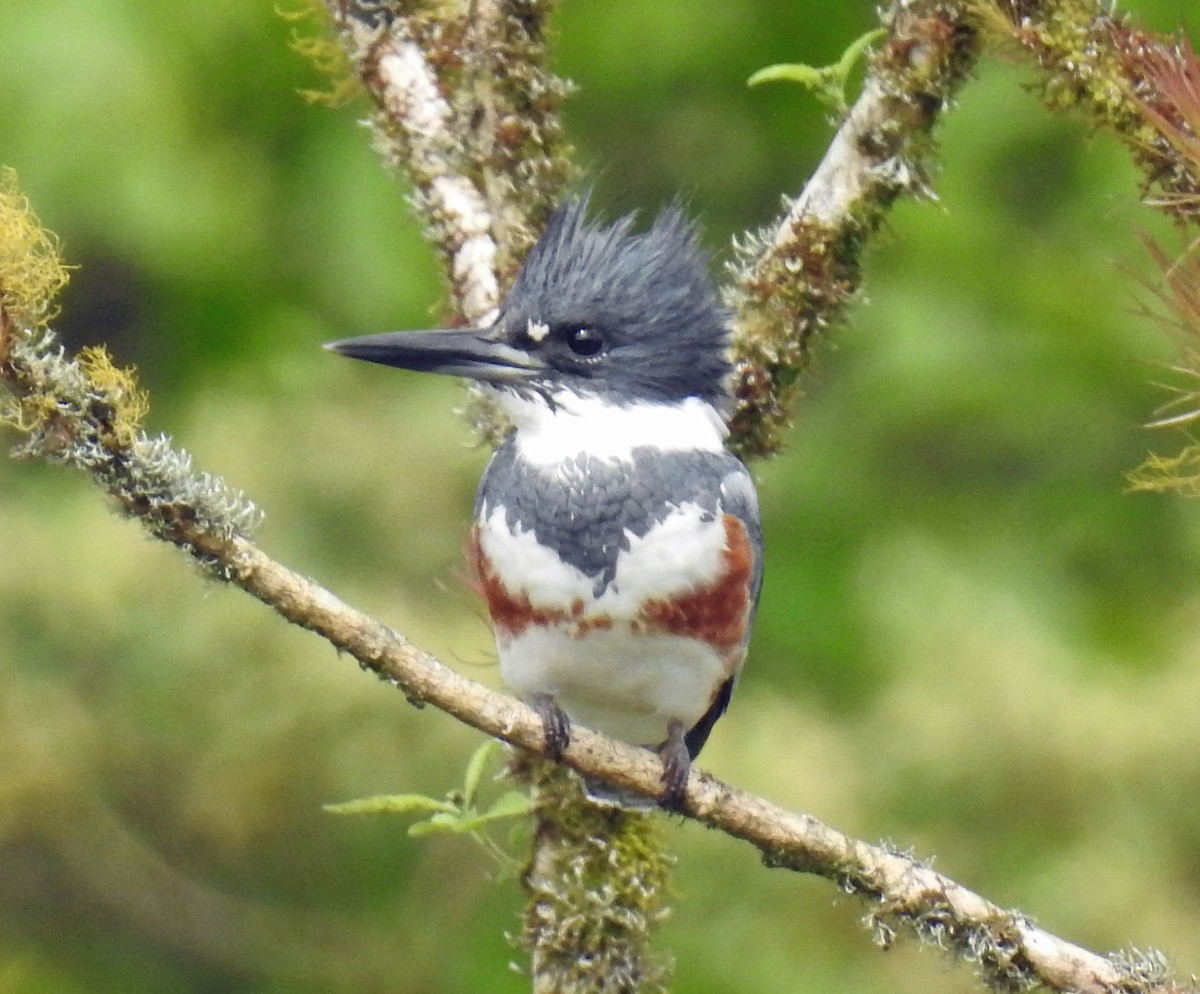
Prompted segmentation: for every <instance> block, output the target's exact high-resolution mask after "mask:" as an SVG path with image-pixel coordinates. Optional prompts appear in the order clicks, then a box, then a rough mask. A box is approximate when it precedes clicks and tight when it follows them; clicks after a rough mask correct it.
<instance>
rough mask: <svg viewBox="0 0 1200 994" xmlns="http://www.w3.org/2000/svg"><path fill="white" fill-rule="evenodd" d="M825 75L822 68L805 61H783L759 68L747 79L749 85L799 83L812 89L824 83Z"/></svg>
mask: <svg viewBox="0 0 1200 994" xmlns="http://www.w3.org/2000/svg"><path fill="white" fill-rule="evenodd" d="M824 81H825V76H824V73H823V72H822V70H820V69H818V68H816V67H814V66H808V65H805V64H804V63H803V62H781V63H779V64H777V65H773V66H767V67H766V68H764V69H760V70H758V72H756V73H755V74H754V75H753V76H751V77H750V78H749V79H748V80H746V85H747V86H758V85H759V84H761V83H799V84H800V85H801V86H806V87H808V88H809V89H810V90H814V89H816V88H817V87H820V86H822V85H824Z"/></svg>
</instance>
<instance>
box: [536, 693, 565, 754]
mask: <svg viewBox="0 0 1200 994" xmlns="http://www.w3.org/2000/svg"><path fill="white" fill-rule="evenodd" d="M527 703H528V704H529V706H530V707H531V708H533V710H534V711H536V712H537V716H538V717H539V718H541V719H542V735H543V736H544V737H545V739H546V757H547V758H548V759H552V760H554V761H555V762H556V763H557V762H558V761H559V760H560V759H562V754H563V752H564V751H565V750H566V748H567V746H568V745H570V744H571V719H570V718H568V717H567V712H566V711H564V710H563V709H562V708H560V707H559V706H558V704H557V702H556V701H555V700H554V698H553V697H551V696H550V695H549V694H530V695H529V698H528V701H527Z"/></svg>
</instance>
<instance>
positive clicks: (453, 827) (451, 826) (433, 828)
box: [408, 811, 471, 839]
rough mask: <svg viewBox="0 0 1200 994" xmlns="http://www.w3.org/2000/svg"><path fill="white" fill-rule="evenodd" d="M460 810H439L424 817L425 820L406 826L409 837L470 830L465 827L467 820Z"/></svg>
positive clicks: (458, 832)
mask: <svg viewBox="0 0 1200 994" xmlns="http://www.w3.org/2000/svg"><path fill="white" fill-rule="evenodd" d="M469 820H470V819H466V818H464V817H463V814H462V812H460V811H453V812H451V811H439V812H438V813H437V814H435V815H431V816H430V817H429V818H426V819H425V821H418V822H414V823H413V824H412V825H409V826H408V834H409V836H410V837H411V838H414V839H415V838H419V837H420V836H422V835H433V834H436V833H437V832H452V833H456V834H459V835H461V834H463V833H465V832H469V831H471V829H469V828H467V827H466V823H467V821H469Z"/></svg>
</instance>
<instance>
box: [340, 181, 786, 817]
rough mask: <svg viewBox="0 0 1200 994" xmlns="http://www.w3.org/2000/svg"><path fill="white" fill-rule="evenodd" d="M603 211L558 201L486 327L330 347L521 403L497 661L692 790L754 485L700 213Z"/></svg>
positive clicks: (563, 735)
mask: <svg viewBox="0 0 1200 994" xmlns="http://www.w3.org/2000/svg"><path fill="white" fill-rule="evenodd" d="M587 207H588V204H587V198H586V197H578V198H574V199H570V200H568V201H567V202H566V203H565V204H563V205H562V206H560V207H559V208H558V209H557V210H556V211H555V212H554V213H553V214H552V215H551V217H550V219H549V222H548V223H547V225H546V230H545V232H544V233H543V235H542V237H541V239H540V240H539V241H538V242H537V244H536V245H534V247H533V248H532V249H531V250H530V252H529V254H528V256H527V257H526V259H525V262H524V265H523V266H522V267H521V270H520V273H519V274H518V276H517V279H516V281H515V283H514V285H513V287H512V290H511V292H510V293H509V294H508V297H507V298H506V299H505V301H504V303H503V305H502V306H501V307H500V309H499V312H498V314H497V317H496V318H495V320H494V322H493V323H492V324H491V325H490V326H488V327H485V328H471V329H466V330H450V331H416V332H401V333H389V334H382V335H368V336H365V337H362V338H350V339H345V340H343V341H338V342H332V343H330V344H329V345H328V346H327V347H328V348H330V349H332V350H333V351H335V352H339V353H341V354H343V355H347V356H351V357H352V358H355V359H365V360H368V361H370V362H377V363H383V364H385V365H389V366H399V367H402V368H404V369H412V370H420V371H424V372H432V373H445V374H450V375H455V376H465V377H470V378H471V379H473V380H477V381H478V382H480V383H481V384H483V385H484V387H485V389H486V390H487V392H488V393H490V394H491V395H492V396H493V397H494V399H495V401H496V402H497V404H498V405H499V406H500V408H501V409H502V410H503V411H504V412H506V413H507V414H508V416H509V417H510V418H511V420H512V423H513V425H514V428H513V430H512V432H511V433H510V434H509V435H508V437H507V438H506V439H505V441H504V442H503V443H502V444H501V445H500V446H499V447H498V448H497V449H496V452H495V454H494V455H493V456H492V458H491V461H490V462H489V463H488V465H487V469H486V471H485V472H484V475H483V480H482V481H481V483H480V485H479V491H478V495H477V497H476V500H475V524H474V527H473V529H472V535H471V543H470V549H471V556H472V558H473V560H474V562H473V563H472V566H473V568H474V570H475V571H476V572H477V575H478V580H479V586H480V588H481V589H482V592H483V594H484V596H485V598H486V600H487V606H488V611H489V613H490V615H491V620H492V625H493V628H494V631H495V637H496V645H497V649H498V652H499V657H500V673H501V676H502V677H503V679H504V681H505V682H506V683H507V684H508V686H509V687H510V688H511V689H512V690H513V691H514V692H515V693H517V694H518V695H519V696H520V697H521V698H523V699H524V700H525V701H526V702H527V703H529V704H530V705H532V706H533V707H534V708H535V709H536V710H537V711H538V713H539V715H540V716H541V718H542V721H543V725H544V727H545V732H546V741H547V747H548V751H549V752H550V753H551V754H552V755H553V754H557V753H560V752H561V751H562V750H563V749H564V748H565V747H566V745H567V743H568V741H569V735H570V725H571V722H578V723H579V724H582V725H585V726H587V727H589V728H592V729H595V730H597V731H600V732H604V733H606V734H608V735H612V736H614V737H616V738H619V739H623V740H625V741H627V742H631V743H634V744H638V745H644V746H648V747H650V748H655V749H657V750H658V752H659V753H660V755H661V756H662V759H663V785H664V792H663V795H662V797H661V801H662V803H664V804H665V805H667V806H677V805H678V803H679V802H680V800H681V799H682V796H683V793H684V791H685V789H686V786H687V779H688V772H689V769H690V765H691V761H692V759H693V758H694V757H695V756H696V754H697V753H698V752H699V751H700V749H701V747H702V746H703V745H704V742H705V740H706V739H707V738H708V735H709V732H710V731H711V730H712V727H713V724H714V722H716V720H717V719H718V718H719V717H720V716H721V715H722V714H723V713H724V711H725V708H726V706H727V705H728V703H729V698H730V694H731V693H732V691H733V686H734V683H735V681H736V680H737V676H738V673H739V671H740V669H741V666H742V662H743V660H744V659H745V655H746V644H747V641H748V639H749V635H750V628H751V624H752V622H753V617H754V612H755V608H756V605H757V601H758V593H759V587H760V585H761V581H762V531H761V528H760V525H759V513H758V499H757V496H756V494H755V489H754V483H753V480H752V478H751V476H750V474H749V472H748V471H747V469H746V467H745V466H744V465H743V464H742V462H741V461H740V460H739V459H738V458H737V457H736V456H734V455H733V454H732V453H731V452H729V451H728V450H727V449H726V448H725V439H726V436H727V434H728V430H727V427H726V423H725V416H726V413H727V408H728V406H729V392H728V381H729V378H730V375H731V372H732V365H731V360H730V357H729V327H728V320H727V315H726V313H725V312H724V311H723V309H722V308H721V306H720V305H719V303H718V301H717V297H716V294H715V292H714V290H713V286H712V283H711V280H710V278H709V275H708V272H707V268H706V264H705V260H704V258H703V256H702V254H701V252H700V250H699V248H698V246H697V242H696V235H695V232H694V230H693V228H692V226H691V225H690V224H689V223H688V221H687V220H686V219H685V217H684V215H683V213H682V211H681V210H680V209H679V208H678V207H675V206H673V207H670V208H668V209H666V210H665V211H664V212H663V213H661V214H660V215H659V216H658V218H657V219H656V220H655V221H654V223H653V225H652V226H651V227H650V228H649V229H648V230H646V231H644V232H635V231H633V230H632V222H633V218H632V216H630V217H625V218H623V219H621V220H619V221H617V222H615V223H613V224H611V225H608V226H604V225H600V224H594V223H591V222H589V220H588V219H587ZM589 789H590V790H592V792H593V794H594V795H595V796H600V797H602V798H603V797H605V796H607V797H608V798H609V799H612V798H613V795H612V793H611V791H610V792H608V793H607V795H606V793H605V791H604V790H603V788H600V787H598V786H597V785H589ZM622 799H623V800H625V801H628V798H622Z"/></svg>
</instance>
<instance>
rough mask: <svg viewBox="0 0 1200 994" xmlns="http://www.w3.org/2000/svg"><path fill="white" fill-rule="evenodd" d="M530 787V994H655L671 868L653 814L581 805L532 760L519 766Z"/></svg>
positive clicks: (665, 968) (568, 780) (563, 779)
mask: <svg viewBox="0 0 1200 994" xmlns="http://www.w3.org/2000/svg"><path fill="white" fill-rule="evenodd" d="M519 772H520V773H521V774H522V775H523V776H525V777H526V778H527V779H528V780H529V781H530V782H531V784H532V786H533V797H534V805H535V818H536V825H537V827H536V830H535V837H534V851H533V855H532V858H531V860H530V864H529V866H528V868H527V869H526V871H525V874H524V877H523V881H524V885H525V889H526V893H527V895H528V901H527V904H526V909H525V917H524V928H523V930H522V935H521V941H522V944H523V945H524V946H525V948H526V949H527V950H528V951H529V953H530V956H531V957H532V960H533V975H534V977H535V984H534V990H535V991H554V992H556V994H584V992H588V994H634V992H638V994H656V992H659V991H663V990H665V989H666V984H667V982H668V980H669V977H670V968H669V964H668V963H667V961H666V960H665V959H664V958H663V957H661V956H659V955H656V954H655V953H654V952H653V951H652V950H651V948H650V941H651V937H652V935H653V933H654V930H655V928H656V927H657V926H658V925H659V923H660V922H662V921H663V919H665V918H666V916H667V914H668V909H667V906H666V900H665V895H666V889H667V882H668V876H669V872H670V868H671V865H672V862H673V860H672V859H671V857H670V856H668V855H667V854H666V852H665V850H664V846H663V840H662V838H661V835H660V833H659V830H658V822H657V819H656V818H655V816H654V815H653V813H650V812H641V811H628V810H625V809H623V808H617V807H612V806H607V805H605V806H602V805H598V804H595V803H593V802H592V801H590V800H589V799H588V798H587V797H586V796H585V794H584V793H583V790H582V788H581V785H580V782H579V778H578V777H577V776H575V774H574V773H572V772H571V771H570V770H568V769H567V768H566V767H562V766H559V765H557V764H555V763H550V762H548V761H547V760H544V759H541V758H540V757H529V758H526V759H523V760H522V762H521V769H520V771H519Z"/></svg>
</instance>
